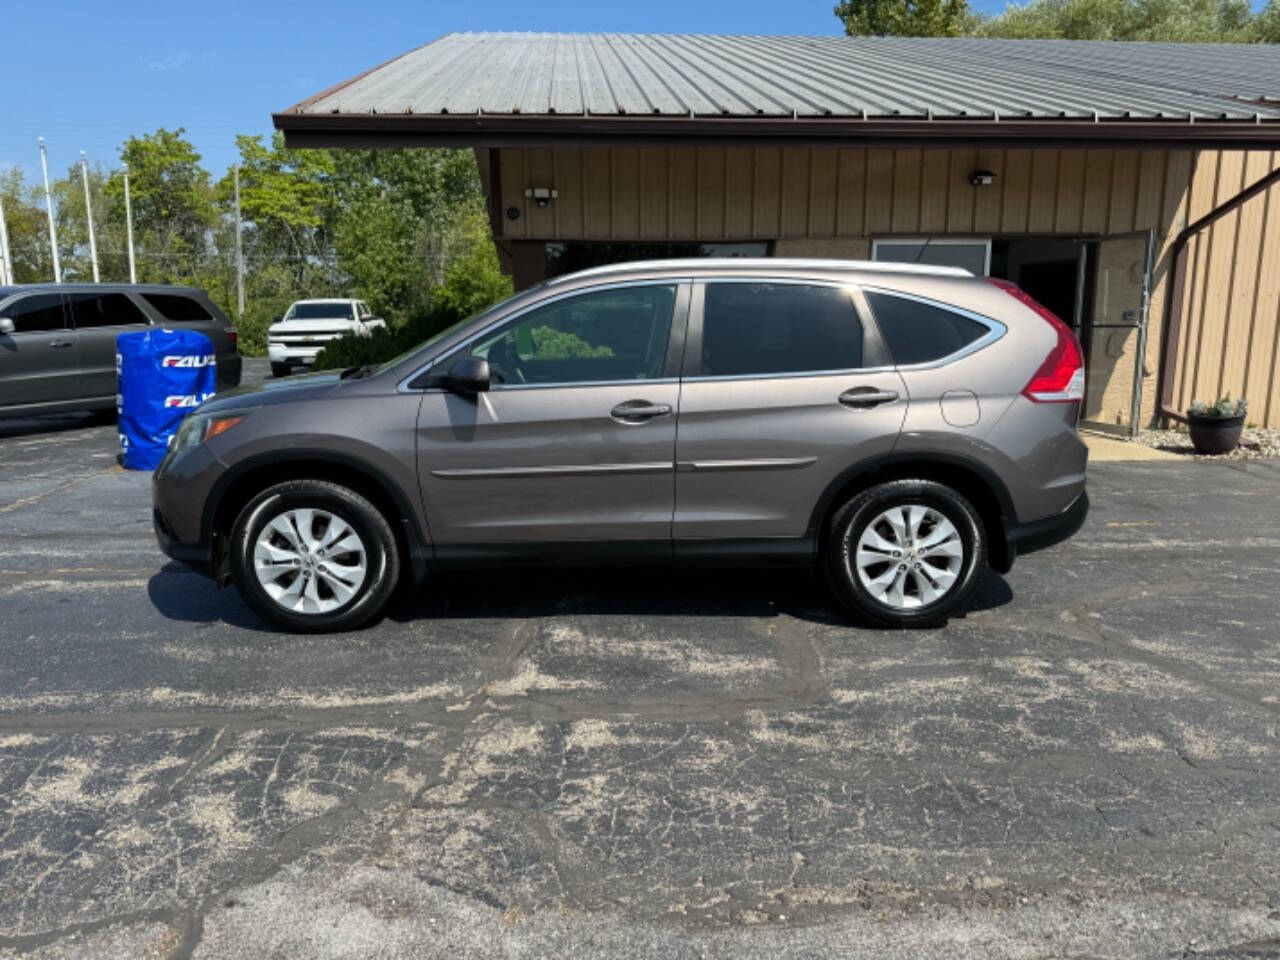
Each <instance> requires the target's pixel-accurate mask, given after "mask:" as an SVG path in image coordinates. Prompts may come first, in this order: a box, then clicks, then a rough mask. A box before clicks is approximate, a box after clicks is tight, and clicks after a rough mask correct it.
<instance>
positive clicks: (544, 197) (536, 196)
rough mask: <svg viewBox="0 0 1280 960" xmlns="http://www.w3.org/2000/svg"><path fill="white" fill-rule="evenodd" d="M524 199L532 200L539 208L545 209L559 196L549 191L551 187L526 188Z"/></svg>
mask: <svg viewBox="0 0 1280 960" xmlns="http://www.w3.org/2000/svg"><path fill="white" fill-rule="evenodd" d="M524 195H525V196H526V197H530V198H532V199H533V202H534V203H536V204H537V205H538V206H540V207H545V206H546V205H547V204H549V203H550V202H551V201H552V200H554V199H555V198H556V197H558V196H560V194H559V192H558V191H556V190H553V189H551V187H528V188H526V189H525V191H524Z"/></svg>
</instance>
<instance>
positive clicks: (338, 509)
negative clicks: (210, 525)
mask: <svg viewBox="0 0 1280 960" xmlns="http://www.w3.org/2000/svg"><path fill="white" fill-rule="evenodd" d="M300 508H307V509H313V510H322V511H325V512H327V513H329V514H332V515H333V516H335V517H338V518H339V519H341V520H343V521H345V522H346V523H347V524H348V525H349V526H350V527H351V528H352V529H353V530H354V531H355V533H356V534H357V535H358V536H359V538H360V541H361V543H362V545H363V547H364V551H365V567H366V575H365V579H364V581H363V583H362V584H361V585H360V587H359V588H358V589H357V591H356V593H355V594H354V595H353V596H352V597H351V598H349V599H348V600H347V601H346V602H345V603H343V604H342V605H341V606H338V607H337V608H335V609H334V610H332V611H329V612H323V613H321V612H315V613H298V612H294V611H291V610H287V609H285V607H283V606H281V604H279V603H277V602H276V601H275V600H274V599H272V597H271V595H270V594H268V593H267V591H266V589H265V588H264V587H263V585H262V584H261V583H260V582H259V580H258V575H257V574H256V573H255V572H254V550H255V546H256V544H257V540H258V537H259V535H260V534H261V533H262V531H263V529H264V528H265V527H266V526H267V524H268V523H270V522H271V521H272V520H273V519H275V518H276V517H278V516H280V515H281V514H283V513H285V512H286V511H289V510H295V509H300ZM298 575H299V576H300V575H301V574H298ZM231 576H232V579H233V580H234V581H235V584H236V587H237V588H238V589H239V590H240V595H241V596H242V597H244V599H245V602H246V603H248V604H249V606H251V607H252V608H253V609H254V611H255V612H256V613H257V614H258V615H259V616H261V617H262V618H263V619H264V620H267V621H269V622H270V623H273V624H275V625H277V626H280V627H283V628H285V629H286V630H290V631H293V632H297V633H330V632H333V631H336V630H350V629H354V628H355V627H359V626H361V625H363V624H365V623H368V622H369V621H370V620H372V619H373V618H374V617H376V616H377V615H378V614H379V613H380V612H381V611H382V608H383V607H384V606H386V603H387V600H388V599H389V598H390V597H391V594H392V592H393V591H394V590H395V587H396V582H397V581H398V580H399V579H400V554H399V551H398V550H397V548H396V539H395V534H394V533H392V530H391V526H390V525H389V524H388V523H387V519H386V518H385V517H384V516H383V515H382V513H381V512H380V511H379V510H378V508H377V507H375V506H374V505H373V504H372V503H370V502H369V501H368V500H366V499H365V498H364V497H362V496H360V494H358V493H356V492H355V491H354V490H350V489H348V488H346V487H343V486H339V485H338V484H336V483H328V482H326V481H321V480H290V481H287V482H285V483H279V484H276V485H275V486H272V487H268V488H267V489H266V490H264V491H262V493H260V494H258V495H257V496H256V497H254V498H253V499H252V500H250V501H249V503H248V504H247V505H246V506H245V507H244V509H243V510H241V511H240V515H239V517H237V518H236V522H235V525H234V526H233V527H232V531H231ZM319 580H320V578H319V577H318V576H317V590H318V591H321V590H323V587H322V586H320V585H319ZM330 596H332V591H330ZM325 599H326V600H327V599H329V598H325Z"/></svg>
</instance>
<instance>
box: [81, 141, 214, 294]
mask: <svg viewBox="0 0 1280 960" xmlns="http://www.w3.org/2000/svg"><path fill="white" fill-rule="evenodd" d="M184 132H185V131H184V130H183V129H182V128H181V127H179V128H178V129H177V130H165V129H163V128H162V129H159V130H157V131H156V132H155V133H149V134H144V135H143V136H141V137H130V138H129V139H128V140H126V141H125V143H124V146H123V147H122V148H121V150H120V156H121V159H122V160H124V161H125V163H127V164H128V165H129V188H130V193H131V195H132V200H133V223H134V240H135V244H136V249H137V253H138V275H139V276H138V279H139V280H143V281H160V282H178V283H195V282H197V281H198V280H199V279H200V277H201V276H202V274H203V272H204V269H205V268H206V267H207V258H208V255H209V252H210V251H209V240H210V231H211V230H212V229H213V227H214V226H215V213H214V206H213V187H212V186H211V184H210V181H209V173H208V171H206V170H205V169H204V168H203V167H201V166H200V154H198V153H196V150H195V147H194V146H192V145H191V143H190V141H188V140H186V139H185V138H184V137H183V133H184ZM106 193H107V196H108V197H110V198H111V201H112V203H120V204H123V202H124V187H123V183H122V181H121V179H120V178H118V177H112V178H111V179H109V180H108V181H107V187H106Z"/></svg>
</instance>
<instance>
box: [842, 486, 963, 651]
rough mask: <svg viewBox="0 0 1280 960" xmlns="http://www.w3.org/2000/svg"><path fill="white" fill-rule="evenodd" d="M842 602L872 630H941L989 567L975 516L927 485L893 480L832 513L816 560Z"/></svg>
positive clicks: (944, 489)
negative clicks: (877, 627) (876, 627)
mask: <svg viewBox="0 0 1280 960" xmlns="http://www.w3.org/2000/svg"><path fill="white" fill-rule="evenodd" d="M822 565H823V567H824V568H825V572H826V575H827V579H828V581H829V582H830V583H831V586H832V588H833V589H834V590H835V592H836V595H837V596H838V597H839V598H840V600H841V601H842V602H843V603H844V604H845V606H847V607H848V608H849V609H850V610H852V611H853V612H854V613H856V614H858V615H859V616H861V617H862V618H863V619H865V620H869V621H871V622H872V623H875V624H878V625H881V626H889V627H920V626H930V625H934V624H939V623H942V622H944V621H945V620H946V619H947V617H948V616H949V615H951V614H952V613H954V612H955V611H956V610H958V609H960V608H961V607H962V606H963V605H964V604H965V603H966V602H967V601H968V600H969V598H970V597H971V596H972V595H973V592H974V590H976V589H977V587H978V583H979V582H980V581H981V579H982V574H983V572H984V571H985V570H986V566H987V540H986V535H985V532H984V530H983V526H982V520H981V518H980V517H979V516H978V512H977V511H976V510H975V509H974V508H973V505H972V504H971V503H969V501H968V500H966V499H965V498H964V497H963V496H961V495H960V494H959V493H957V492H956V491H955V490H953V489H951V488H950V487H948V486H946V485H945V484H941V483H937V482H935V481H932V480H892V481H889V482H887V483H881V484H878V485H876V486H874V487H871V488H870V489H868V490H865V491H863V492H862V493H860V494H858V495H857V496H855V497H854V498H853V499H851V500H849V502H848V503H846V504H845V505H844V506H842V507H841V508H840V509H839V510H837V511H836V512H835V515H834V516H833V517H832V518H831V523H830V526H829V527H828V530H827V539H826V541H825V547H824V551H823V557H822Z"/></svg>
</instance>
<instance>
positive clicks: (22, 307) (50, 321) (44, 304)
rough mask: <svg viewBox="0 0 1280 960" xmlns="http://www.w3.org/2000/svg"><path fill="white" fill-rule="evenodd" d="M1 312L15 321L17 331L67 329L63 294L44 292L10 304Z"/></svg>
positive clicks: (44, 331) (33, 331) (37, 331)
mask: <svg viewBox="0 0 1280 960" xmlns="http://www.w3.org/2000/svg"><path fill="white" fill-rule="evenodd" d="M0 314H3V315H4V316H6V317H8V318H9V319H10V320H12V321H13V327H14V332H15V333H46V332H48V331H50V330H65V329H67V314H66V310H65V308H64V307H63V303H62V294H59V293H42V294H37V295H35V296H31V297H23V298H22V299H21V300H18V301H17V302H15V303H11V304H9V305H8V306H7V307H5V308H4V309H3V310H0Z"/></svg>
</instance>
